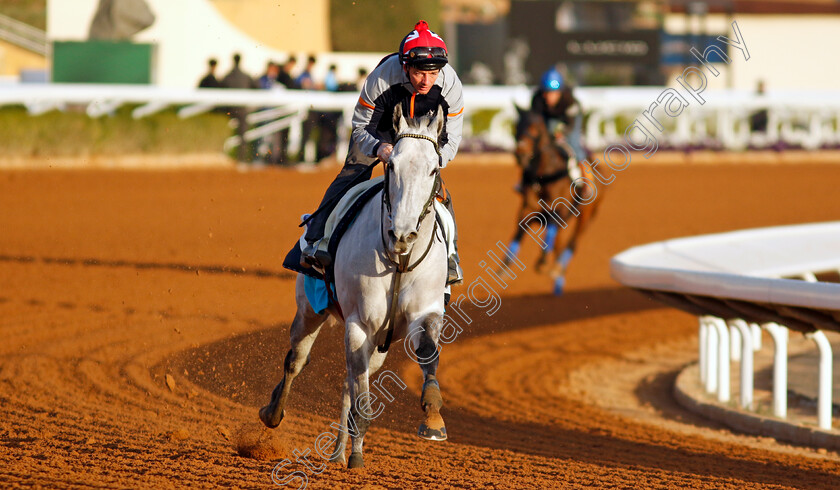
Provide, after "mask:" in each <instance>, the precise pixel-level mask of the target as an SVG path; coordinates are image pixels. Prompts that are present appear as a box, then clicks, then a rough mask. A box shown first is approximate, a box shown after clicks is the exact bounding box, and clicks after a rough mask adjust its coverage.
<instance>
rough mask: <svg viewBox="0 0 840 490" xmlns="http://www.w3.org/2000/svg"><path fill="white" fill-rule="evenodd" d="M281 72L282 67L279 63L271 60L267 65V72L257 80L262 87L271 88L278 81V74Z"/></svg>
mask: <svg viewBox="0 0 840 490" xmlns="http://www.w3.org/2000/svg"><path fill="white" fill-rule="evenodd" d="M279 74H280V67H279V66H277V63H275V62H273V61H269V62H268V65H266V67H265V73H264V74H263V76H261V77H260V78H259V80H258V81H257V82H258V84H259V86H260V88H264V89H270V88H273V87H274V85H275V84H276V83H277V76H278V75H279Z"/></svg>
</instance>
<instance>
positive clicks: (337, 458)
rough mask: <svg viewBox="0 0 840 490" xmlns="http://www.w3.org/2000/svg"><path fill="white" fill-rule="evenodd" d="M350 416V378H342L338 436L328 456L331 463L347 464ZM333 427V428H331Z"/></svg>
mask: <svg viewBox="0 0 840 490" xmlns="http://www.w3.org/2000/svg"><path fill="white" fill-rule="evenodd" d="M349 416H350V376H349V374H348V375H347V376H345V377H344V386H343V389H342V390H341V416H340V418H339V425H338V434H337V436H336V439H335V450H334V451H333V453H332V456H330V461H331V462H333V463H341V464H347V456H345V454H344V451H345V449H346V448H347V434H348V427H347V419H348V418H349ZM333 427H335V426H333Z"/></svg>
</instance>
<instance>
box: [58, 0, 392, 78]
mask: <svg viewBox="0 0 840 490" xmlns="http://www.w3.org/2000/svg"><path fill="white" fill-rule="evenodd" d="M99 1H100V0H73V1H67V0H48V1H47V37H48V39H49V41H51V42H54V43H62V42H87V41H89V38H88V35H89V28H90V25H91V21H92V19H93V17H94V14H95V13H96V11H97V6H98V5H99ZM114 1H119V0H114ZM146 3H147V4H148V6H149V8H150V10H151V11H152V12H153V13H154V17H155V19H154V23H152V24H151V25H150V26H149V27H148V28H146V29H144V30H142V31H141V32H139V33H138V34H136V35H134V36H133V37H132V38H131V42H132V43H134V44H139V45H147V46H149V47H150V52H151V55H150V56H151V58H150V61H149V63H150V64H151V67H150V74H151V80H150V83H154V84H156V85H162V86H171V87H193V86H195V84H196V83H197V81H198V79H199V78H200V77H201V75H202V74H203V72H204V70H205V67H206V64H207V59H209V58H217V59H218V60H219V72H220V73H225V72H226V71H227V70H229V68H230V63H231V62H230V57H231V55H232V54H233V53H235V52H238V53H241V54H242V68H243V69H244V70H245V71H246V72H248V73H251V74H252V75H259V74H260V73H262V71H263V69H264V67H265V64H266V62H267V61H268V60H276V61H281V62H282V61H284V60H285V59H286V58H287V57H288V56H289V55H290V54H295V55H297V57H298V59H305V58H306V56H307V55H308V54H310V53H313V54H317V55H322V54H326V53H329V52H330V51H331V46H330V44H329V39H330V38H329V29H330V25H329V1H328V0H283V1H282V2H277V1H274V0H177V1H172V0H146ZM342 56H343V57H350V58H353V62H352V63H351V62H348V63H339V65H340V69H341V67H344V66H345V65H346V69H345V71H340V73H339V76H341V77H342V78H344V79H348V80H352V79H353V77H354V76H355V73H356V72H357V70H358V68H359V66H368V65H371V66H369V68H373V66H375V64H376V62H377V61H379V58H380V57H381V56H379V55H377V54H373V55H358V56H354V55H352V54H349V55H335V56H330V55H325V56H319V65H318V67H317V70H320V71H323V72H324V73H326V68H327V66H328V65H329V64H330V63H334V62H336V60H337V58H341V57H342ZM356 58H359V61H358V62H357V61H356ZM77 59H78V58H77ZM67 61H68V60H65V62H67ZM69 61H70V63H72V62H73V61H74V60H69ZM78 61H81V60H78ZM321 64H323V65H324V66H321Z"/></svg>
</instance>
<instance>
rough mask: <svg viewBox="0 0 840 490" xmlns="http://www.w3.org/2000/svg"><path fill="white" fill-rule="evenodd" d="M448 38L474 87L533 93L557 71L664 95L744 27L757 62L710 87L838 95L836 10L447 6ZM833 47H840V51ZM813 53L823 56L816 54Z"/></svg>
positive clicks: (732, 1)
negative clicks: (830, 52)
mask: <svg viewBox="0 0 840 490" xmlns="http://www.w3.org/2000/svg"><path fill="white" fill-rule="evenodd" d="M444 6H445V8H444V9H443V15H444V21H445V23H446V25H447V33H448V34H449V36H450V38H454V40H455V41H454V42H453V43H451V44H452V45H453V46H455V48H456V49H455V51H456V53H455V56H454V62H455V64H456V66H457V68H458V70H459V73H462V74H464V78H465V79H466V80H467V82H468V83H487V82H491V83H505V84H519V83H529V84H533V83H535V82H536V80H538V79H539V76H540V74H541V73H542V72H543V71H544V70H545V69H547V68H548V67H549V66H551V65H555V64H556V65H559V66H560V68H561V69H562V70H563V71H564V72H565V73H566V75H567V76H568V77H569V78H570V79H571V80H572V81H573V82H574V83H577V84H580V85H660V84H667V83H671V81H672V80H673V79H674V78H675V77H676V76H677V75H678V74H679V73H681V72H682V70H683V69H684V68H685V66H687V65H690V64H697V63H698V62H697V60H696V59H694V58H693V57H692V56H691V55H690V53H689V48H691V47H696V48H697V49H699V50H700V51H703V50H704V49H705V48H706V47H707V46H710V45H717V46H722V47H723V48H724V49H725V50H729V51H731V49H732V48H727V47H726V46H725V45H724V44H723V43H721V42H720V41H719V40H718V39H717V38H718V36H719V35H725V36H728V37H732V36H733V32H732V27H731V23H732V21H733V20H735V21H737V22H738V25H739V27H740V29H741V33H742V35H743V36H744V38H745V40H746V43H747V48H748V49H749V53H750V59H749V61H746V60H744V57H743V56H742V55H741V53H740V52H738V51H737V50H735V52H734V53H730V54H732V55H734V57H733V59H735V60H739V62H736V63H732V64H730V65H728V66H727V65H725V64H721V63H718V65H720V66H721V68H720V69H721V71H722V72H723V76H721V77H718V78H716V79H713V80H711V81H710V84H711V86H712V87H718V88H723V87H726V88H736V89H744V90H747V89H752V88H753V87H754V86H755V84H756V82H757V80H760V79H764V80H767V83H768V85H769V88H771V89H836V88H837V84H836V82H834V80H836V79H837V78H838V76H840V65H838V64H836V63H831V62H830V61H829V60H828V59H820V56H819V54H818V50H819V47H820V46H822V45H825V43H826V42H827V40H829V39H833V40H836V39H838V38H837V34H836V33H837V31H838V29H840V2H837V1H833V0H801V1H785V0H776V1H759V0H711V1H704V2H699V1H692V0H671V1H665V0H587V1H582V0H566V1H562V0H495V1H486V2H484V1H478V0H449V1H447V2H445V3H444ZM833 44H836V42H835V43H833ZM815 50H817V51H816V52H815Z"/></svg>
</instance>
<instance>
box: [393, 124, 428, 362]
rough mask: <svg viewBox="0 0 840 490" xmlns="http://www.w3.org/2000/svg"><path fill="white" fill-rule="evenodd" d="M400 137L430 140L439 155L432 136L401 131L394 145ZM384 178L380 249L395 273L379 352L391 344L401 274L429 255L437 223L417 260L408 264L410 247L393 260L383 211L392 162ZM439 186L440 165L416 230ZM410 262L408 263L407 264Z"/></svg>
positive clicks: (413, 267)
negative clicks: (383, 338) (383, 339)
mask: <svg viewBox="0 0 840 490" xmlns="http://www.w3.org/2000/svg"><path fill="white" fill-rule="evenodd" d="M402 138H414V139H422V140H426V141H429V142H431V143H432V144H433V145H434V146H435V153H437V155H438V157H440V147H439V146H438V142H437V140H436V139H434V138H432V137H431V136H426V135H423V134H414V133H402V134H400V135H398V136H397V139H396V141H394V146H396V144H397V142H399V140H400V139H402ZM384 165H385V180H384V188H383V189H382V210H383V212H382V218H383V219H382V224H381V225H380V226H379V236H380V237H381V238H382V249H383V252H384V253H385V256H386V257H387V258H388V260H389V261H390V262H391V263H392V264H394V265H395V266H396V269H397V270H396V273H395V274H394V283H393V288H391V308H390V311H389V314H388V316H387V317H386V318H385V324H384V325H383V326H382V328H383V329H385V330H386V331H387V334H386V335H385V343H383V344H382V345H380V346H378V347H377V350H378V351H379V352H381V353H385V352H388V347H390V345H391V339H392V337H393V335H394V317H395V316H396V313H397V300H398V298H399V294H398V291H399V288H400V282H401V280H402V275H403V274H404V273H406V272H411V271H413V270H414V269H415V268H416V267H417V266H418V265H420V263H421V262H423V260H424V259H425V258H426V256H427V255H429V251H430V250H431V249H432V244H433V243H434V241H435V235H436V234H437V227H438V223H437V220H434V221H435V223H434V227H433V228H432V233H431V235H430V237H429V243H428V244H427V245H426V249H425V250H424V251H423V255H421V256H420V258H419V259H417V261H415V262H414V263H413V264H410V262H409V261H410V259H411V252H412V251H413V250H414V248H413V247H412V249H411V250H409V251H408V253H406V254H403V255H398V256H397V260H394V259H393V258H392V257H391V254H390V253H389V252H388V245H387V242H386V240H385V219H384V218H385V211H387V212H388V216H389V218H390V216H391V192H390V177H389V174H390V172H391V171H392V169H393V164H390V163H385V164H384ZM439 187H440V167H437V168H436V169H435V183H434V185H433V186H432V192H431V194H429V198H428V199H427V200H426V204H424V205H423V211H422V212H421V213H420V217H419V218H418V219H417V226H416V230H417V231H419V230H420V224H421V223H422V222H423V219H424V218H425V217H426V215H428V214H429V212H430V211H431V210H432V203H433V202H434V200H435V196H436V195H437V193H438V188H439ZM409 264H410V265H409Z"/></svg>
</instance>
